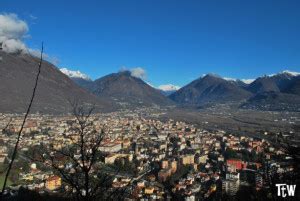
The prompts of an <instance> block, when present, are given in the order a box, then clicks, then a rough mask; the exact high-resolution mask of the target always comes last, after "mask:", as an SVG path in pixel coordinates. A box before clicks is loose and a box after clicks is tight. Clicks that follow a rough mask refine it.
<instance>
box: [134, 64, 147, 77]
mask: <svg viewBox="0 0 300 201" xmlns="http://www.w3.org/2000/svg"><path fill="white" fill-rule="evenodd" d="M130 72H131V76H133V77H137V78H140V79H143V80H144V79H146V78H147V73H146V71H145V70H144V69H143V68H141V67H137V68H132V69H130Z"/></svg>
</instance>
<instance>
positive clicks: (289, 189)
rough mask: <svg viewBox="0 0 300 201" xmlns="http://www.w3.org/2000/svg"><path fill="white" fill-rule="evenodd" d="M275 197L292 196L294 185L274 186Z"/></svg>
mask: <svg viewBox="0 0 300 201" xmlns="http://www.w3.org/2000/svg"><path fill="white" fill-rule="evenodd" d="M276 187H277V195H278V196H281V197H283V198H284V197H286V196H294V195H295V190H296V185H286V184H276Z"/></svg>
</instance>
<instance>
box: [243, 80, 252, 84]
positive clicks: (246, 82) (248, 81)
mask: <svg viewBox="0 0 300 201" xmlns="http://www.w3.org/2000/svg"><path fill="white" fill-rule="evenodd" d="M254 80H255V79H241V81H242V82H244V83H245V84H251V83H252V82H254Z"/></svg>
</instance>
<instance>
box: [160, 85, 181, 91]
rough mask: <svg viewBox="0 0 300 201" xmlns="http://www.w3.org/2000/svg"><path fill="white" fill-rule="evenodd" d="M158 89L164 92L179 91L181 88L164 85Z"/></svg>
mask: <svg viewBox="0 0 300 201" xmlns="http://www.w3.org/2000/svg"><path fill="white" fill-rule="evenodd" d="M158 89H160V90H162V91H177V90H178V89H180V87H179V86H176V85H173V84H164V85H160V86H158Z"/></svg>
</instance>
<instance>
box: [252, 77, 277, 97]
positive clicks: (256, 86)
mask: <svg viewBox="0 0 300 201" xmlns="http://www.w3.org/2000/svg"><path fill="white" fill-rule="evenodd" d="M246 89H247V90H249V91H250V92H252V93H263V92H271V91H273V92H279V91H280V89H279V88H278V86H277V85H276V82H275V80H273V79H272V78H271V77H268V76H264V77H259V78H257V79H256V80H255V81H254V82H252V83H251V84H250V85H249V86H248V87H246Z"/></svg>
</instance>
